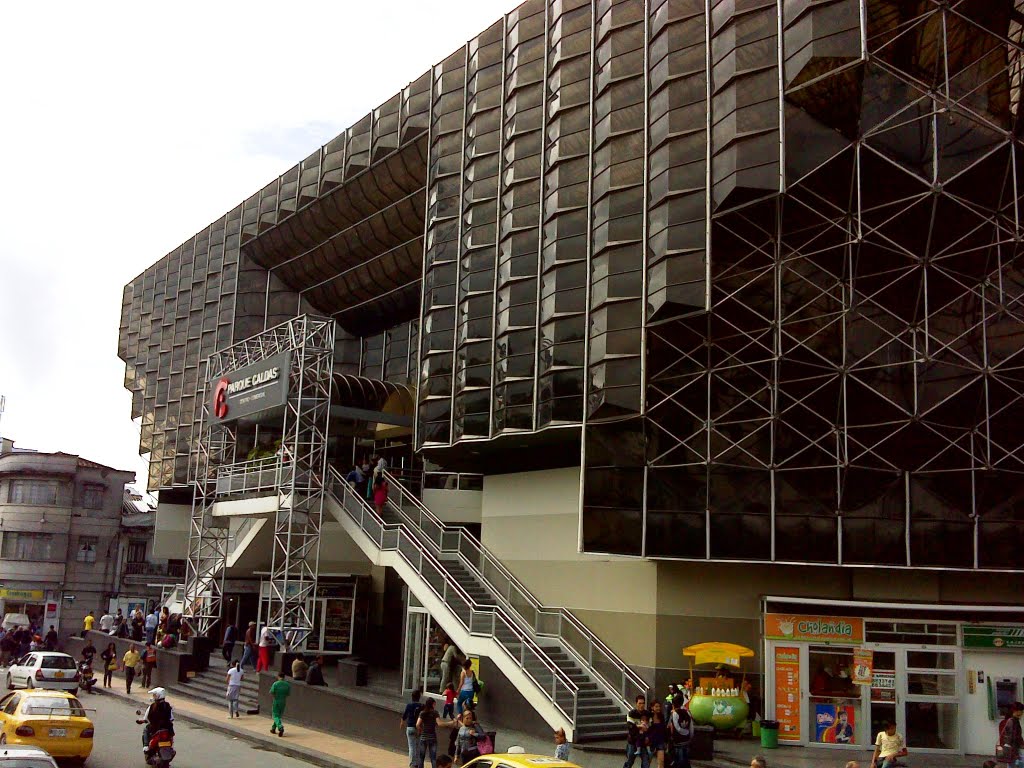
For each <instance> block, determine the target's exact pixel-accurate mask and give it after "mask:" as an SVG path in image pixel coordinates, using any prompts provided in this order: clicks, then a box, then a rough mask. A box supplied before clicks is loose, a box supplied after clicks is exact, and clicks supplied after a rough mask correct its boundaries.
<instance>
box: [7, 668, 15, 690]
mask: <svg viewBox="0 0 1024 768" xmlns="http://www.w3.org/2000/svg"><path fill="white" fill-rule="evenodd" d="M7 690H8V691H13V690H14V678H13V677H11V673H10V672H8V673H7Z"/></svg>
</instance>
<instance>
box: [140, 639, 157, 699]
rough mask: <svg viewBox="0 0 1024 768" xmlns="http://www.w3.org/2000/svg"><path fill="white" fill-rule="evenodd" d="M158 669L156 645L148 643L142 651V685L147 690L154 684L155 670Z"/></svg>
mask: <svg viewBox="0 0 1024 768" xmlns="http://www.w3.org/2000/svg"><path fill="white" fill-rule="evenodd" d="M154 669H156V647H155V646H154V645H153V644H152V643H146V649H145V650H144V651H143V652H142V687H143V688H146V689H147V690H148V689H149V687H150V686H151V685H152V684H153V670H154Z"/></svg>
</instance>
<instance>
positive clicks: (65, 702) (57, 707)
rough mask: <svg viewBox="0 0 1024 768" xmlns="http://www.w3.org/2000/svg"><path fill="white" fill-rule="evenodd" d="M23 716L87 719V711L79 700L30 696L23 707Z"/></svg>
mask: <svg viewBox="0 0 1024 768" xmlns="http://www.w3.org/2000/svg"><path fill="white" fill-rule="evenodd" d="M21 711H22V714H25V715H43V716H44V717H45V716H50V717H85V710H84V709H83V708H82V703H81V702H80V701H79V700H78V699H74V698H71V699H65V698H60V697H57V696H29V697H28V698H27V699H25V703H24V704H22V705H21Z"/></svg>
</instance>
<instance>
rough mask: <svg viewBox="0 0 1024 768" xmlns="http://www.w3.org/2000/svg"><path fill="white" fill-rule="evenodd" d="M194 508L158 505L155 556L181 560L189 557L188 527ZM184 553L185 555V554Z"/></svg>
mask: <svg viewBox="0 0 1024 768" xmlns="http://www.w3.org/2000/svg"><path fill="white" fill-rule="evenodd" d="M191 517H192V507H191V506H189V505H187V504H165V503H163V502H161V503H159V504H157V507H156V530H155V531H154V532H153V556H154V557H161V558H165V559H181V558H182V557H187V556H188V527H189V521H190V520H191ZM183 553H184V554H183Z"/></svg>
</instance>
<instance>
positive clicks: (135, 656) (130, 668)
mask: <svg viewBox="0 0 1024 768" xmlns="http://www.w3.org/2000/svg"><path fill="white" fill-rule="evenodd" d="M121 661H122V663H123V664H124V687H125V691H126V692H127V693H131V692H132V682H134V680H135V668H136V667H137V666H139V663H140V662H141V661H142V656H141V654H139V652H138V650H137V649H136V647H135V646H134V645H130V646H128V650H127V651H125V652H124V658H123V659H122V660H121Z"/></svg>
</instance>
